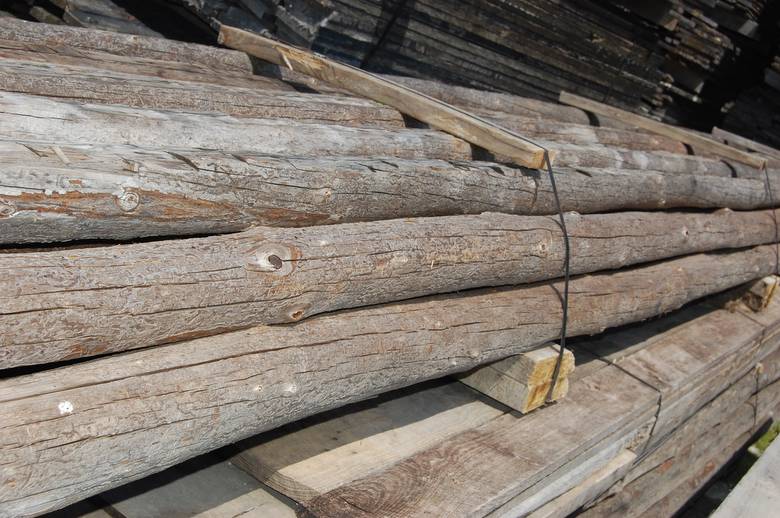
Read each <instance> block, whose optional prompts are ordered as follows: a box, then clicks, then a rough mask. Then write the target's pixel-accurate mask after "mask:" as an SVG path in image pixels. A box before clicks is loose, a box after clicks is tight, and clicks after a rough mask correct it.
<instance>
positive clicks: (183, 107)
mask: <svg viewBox="0 0 780 518" xmlns="http://www.w3.org/2000/svg"><path fill="white" fill-rule="evenodd" d="M0 90H5V91H7V92H16V93H23V94H32V95H42V96H50V97H57V98H58V99H62V100H71V101H76V102H86V103H99V104H122V105H126V106H131V107H134V108H149V109H154V110H174V111H176V110H178V111H195V112H217V113H224V114H226V115H233V116H242V117H258V118H271V119H275V118H279V119H292V120H295V121H298V122H315V123H335V124H343V125H346V126H376V127H383V128H403V127H404V121H403V117H402V116H401V114H400V113H399V112H397V111H396V110H393V109H392V108H389V107H387V106H382V105H380V104H377V103H374V102H371V101H368V100H364V99H359V98H355V97H345V96H334V95H321V94H305V93H298V92H289V93H288V92H278V91H276V92H269V91H268V90H258V89H249V88H241V87H237V86H231V87H226V86H221V85H215V84H207V83H193V82H189V81H187V82H185V81H176V80H172V79H160V78H155V77H151V76H141V75H135V74H123V73H121V72H109V71H105V70H102V71H99V72H96V71H95V69H94V68H92V67H90V68H88V67H81V66H72V65H58V64H54V63H45V64H42V63H39V64H34V65H32V64H30V63H28V62H23V61H16V60H2V61H0Z"/></svg>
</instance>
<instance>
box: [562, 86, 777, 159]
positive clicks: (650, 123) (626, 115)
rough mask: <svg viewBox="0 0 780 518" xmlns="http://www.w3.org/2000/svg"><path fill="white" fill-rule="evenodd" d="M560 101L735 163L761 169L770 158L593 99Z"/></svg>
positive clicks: (566, 96) (565, 95) (571, 96)
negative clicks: (673, 139) (692, 146)
mask: <svg viewBox="0 0 780 518" xmlns="http://www.w3.org/2000/svg"><path fill="white" fill-rule="evenodd" d="M559 99H560V101H561V102H562V103H565V104H569V105H571V106H576V107H578V108H581V109H583V110H587V111H590V112H594V113H598V114H601V115H604V116H606V117H610V118H613V119H618V120H621V121H623V122H625V123H627V124H630V125H632V126H636V127H638V128H643V129H646V130H648V131H652V132H654V133H659V134H661V135H665V136H667V137H670V138H675V139H678V140H680V141H681V142H685V143H686V144H691V145H694V146H696V148H697V149H701V150H702V151H706V152H708V153H711V154H714V155H718V156H722V157H725V158H728V159H730V160H733V161H737V162H740V163H743V164H748V165H751V166H753V167H757V168H760V167H762V166H766V158H765V157H762V156H758V155H755V154H751V153H746V152H744V151H741V150H739V149H735V148H733V147H729V146H727V145H726V144H723V143H721V142H718V141H716V140H713V139H711V138H709V137H707V136H702V135H700V134H698V133H695V132H692V131H689V130H687V129H685V128H680V127H677V126H673V125H671V124H664V123H662V122H658V121H656V120H653V119H650V118H647V117H643V116H641V115H637V114H635V113H631V112H628V111H625V110H621V109H620V108H616V107H614V106H609V105H608V104H604V103H600V102H597V101H594V100H592V99H588V98H585V97H581V96H579V95H575V94H572V93H569V92H566V91H562V92H561V94H560V98H559Z"/></svg>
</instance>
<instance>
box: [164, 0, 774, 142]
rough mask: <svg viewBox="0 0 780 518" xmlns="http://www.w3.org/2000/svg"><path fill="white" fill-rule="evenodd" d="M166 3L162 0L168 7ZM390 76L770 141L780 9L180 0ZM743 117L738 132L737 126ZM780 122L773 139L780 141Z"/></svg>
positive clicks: (443, 0)
mask: <svg viewBox="0 0 780 518" xmlns="http://www.w3.org/2000/svg"><path fill="white" fill-rule="evenodd" d="M160 2H161V3H165V1H164V0H158V3H160ZM169 2H172V3H176V2H178V3H180V4H182V5H184V6H185V7H186V8H188V9H190V10H191V11H192V12H193V13H194V14H196V15H198V16H199V17H200V18H201V20H202V21H204V22H205V23H208V24H210V25H211V26H212V27H216V26H217V25H218V23H219V22H222V23H226V24H228V25H236V26H239V27H242V28H247V29H249V30H253V31H256V32H259V33H267V34H272V35H275V36H276V37H278V38H280V39H282V40H283V41H287V42H289V43H293V44H295V45H299V46H303V47H307V48H312V49H313V50H315V51H317V52H320V53H323V54H325V55H328V56H331V57H334V58H336V59H339V60H342V61H345V62H348V63H351V64H353V65H356V66H361V67H363V68H366V69H369V70H372V71H376V72H381V73H388V74H397V75H404V76H412V77H417V78H421V79H430V80H437V81H443V82H446V83H450V84H454V85H461V86H468V87H473V88H480V89H485V90H492V91H500V92H508V93H513V94H516V95H522V96H527V97H533V98H536V99H542V100H551V101H554V100H556V99H557V98H558V94H559V92H560V91H561V90H567V91H571V92H574V93H577V94H580V95H583V96H585V97H590V98H593V99H596V100H599V101H603V102H606V103H608V104H611V105H615V106H619V107H621V108H625V109H628V110H632V111H635V112H638V113H643V114H647V115H649V116H652V117H654V118H660V119H664V120H666V121H668V122H672V123H678V124H682V125H685V126H690V127H695V128H697V129H702V130H709V128H711V127H712V126H713V125H718V126H721V127H726V128H727V129H733V130H735V131H736V130H738V131H740V132H745V131H749V134H748V135H747V136H749V137H751V138H754V139H759V140H762V141H764V142H767V143H772V142H774V143H775V145H776V142H777V140H774V141H769V140H767V139H766V138H762V137H764V132H765V131H766V130H764V129H763V128H764V127H765V126H766V125H765V124H762V128H761V129H759V130H757V131H751V130H750V128H749V127H746V125H745V124H739V119H740V117H745V119H746V120H748V121H750V120H752V119H751V118H750V117H748V116H746V114H747V113H750V114H753V113H755V114H757V115H762V116H764V117H766V116H765V115H763V114H762V113H761V110H760V109H759V110H757V111H754V110H752V108H751V107H749V106H748V107H747V109H741V107H740V106H738V107H736V108H735V109H734V112H733V113H731V112H729V115H728V116H727V117H726V121H727V123H726V124H725V126H724V122H723V118H724V113H726V112H728V111H729V108H730V107H731V106H732V103H733V102H734V101H735V100H736V99H737V98H740V99H741V101H738V102H741V103H750V102H751V101H752V102H753V103H754V104H755V106H761V105H760V104H759V101H758V100H756V99H755V95H754V92H753V89H754V88H756V87H757V86H758V85H760V84H761V83H762V81H763V79H762V77H763V71H764V69H765V68H767V67H768V66H769V64H770V63H771V61H772V58H773V56H775V55H777V52H778V44H780V31H778V29H777V23H778V20H780V6H779V5H777V4H773V3H772V2H767V1H765V0H758V1H736V0H728V1H726V0H718V1H705V0H664V1H658V2H630V1H621V0H612V1H610V2H598V1H593V0H567V1H565V2H558V1H551V0H513V1H498V0H489V1H484V0H468V1H465V2H464V1H462V0H415V1H407V0H298V1H295V2H289V1H283V0H251V1H248V0H241V1H239V0H205V1H198V2H194V1H190V0H169ZM732 120H733V121H734V122H733V125H732ZM776 124H777V123H776V122H775V123H773V125H772V131H771V135H772V136H773V138H775V139H779V138H780V136H778V135H779V133H778V129H777V125H776Z"/></svg>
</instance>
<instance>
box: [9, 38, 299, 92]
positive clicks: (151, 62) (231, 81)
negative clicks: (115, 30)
mask: <svg viewBox="0 0 780 518" xmlns="http://www.w3.org/2000/svg"><path fill="white" fill-rule="evenodd" d="M39 25H40V24H39ZM98 32H102V31H98ZM109 34H111V33H109ZM3 36H4V34H0V57H2V58H3V59H9V60H14V61H23V62H27V63H31V64H41V65H47V64H51V63H55V64H58V65H67V66H78V67H91V68H93V69H95V70H100V71H106V72H108V73H122V74H132V75H137V76H138V75H140V76H145V77H151V78H156V79H161V80H165V79H169V80H175V81H187V82H190V83H200V84H215V85H221V86H226V87H236V88H255V89H258V90H269V91H288V92H291V91H294V88H293V87H292V86H290V85H288V84H287V83H285V82H283V81H280V80H279V79H274V78H271V77H264V76H259V75H251V74H250V73H249V72H242V71H234V72H231V71H229V70H228V71H223V70H221V69H215V68H210V67H209V66H207V65H205V64H203V62H200V61H193V62H186V61H176V60H172V61H168V60H165V59H162V58H154V57H144V54H143V53H139V54H141V55H140V56H139V55H134V54H132V53H130V55H124V54H113V53H111V52H109V50H89V49H83V48H79V47H78V46H71V45H69V44H67V43H57V42H56V41H55V42H52V43H48V44H44V43H37V42H36V40H35V39H32V41H17V40H12V39H4V38H3ZM163 41H170V40H163ZM152 55H153V54H152ZM206 62H207V61H206Z"/></svg>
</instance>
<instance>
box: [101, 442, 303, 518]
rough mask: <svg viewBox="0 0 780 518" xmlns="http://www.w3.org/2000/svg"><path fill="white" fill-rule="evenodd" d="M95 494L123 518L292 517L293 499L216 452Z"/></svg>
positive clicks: (293, 509)
mask: <svg viewBox="0 0 780 518" xmlns="http://www.w3.org/2000/svg"><path fill="white" fill-rule="evenodd" d="M99 498H100V500H101V501H104V502H106V504H107V505H110V506H111V508H112V510H113V511H114V513H120V515H121V516H122V517H123V518H149V517H154V516H160V517H163V516H182V517H184V516H186V517H193V518H194V517H200V518H235V517H237V516H241V517H245V518H268V517H273V518H277V517H278V518H295V516H296V514H295V505H294V503H293V502H291V501H290V500H289V499H287V498H284V497H283V496H281V495H279V494H278V493H275V492H272V490H270V489H268V488H267V487H265V486H262V485H261V484H260V483H258V482H257V480H255V479H253V478H252V477H250V476H248V475H247V474H246V473H244V472H243V471H241V470H240V469H238V468H236V467H235V466H233V465H232V464H231V463H229V462H227V461H224V460H220V459H219V457H217V456H216V455H205V456H201V457H198V458H196V459H192V460H190V461H188V462H185V463H183V464H179V465H177V466H174V467H172V468H170V469H168V470H166V471H163V472H162V473H157V474H155V475H152V476H150V477H146V478H144V479H142V480H138V481H136V482H134V483H132V484H128V485H125V486H122V487H120V488H117V489H114V490H111V491H107V492H105V493H103V494H101V495H100V497H99Z"/></svg>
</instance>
